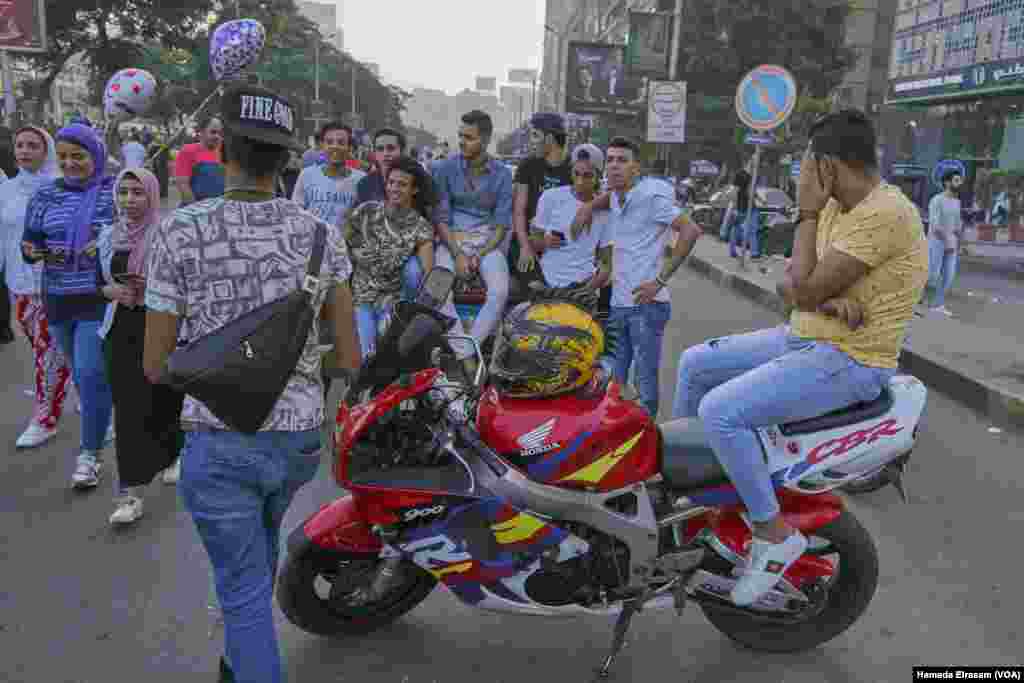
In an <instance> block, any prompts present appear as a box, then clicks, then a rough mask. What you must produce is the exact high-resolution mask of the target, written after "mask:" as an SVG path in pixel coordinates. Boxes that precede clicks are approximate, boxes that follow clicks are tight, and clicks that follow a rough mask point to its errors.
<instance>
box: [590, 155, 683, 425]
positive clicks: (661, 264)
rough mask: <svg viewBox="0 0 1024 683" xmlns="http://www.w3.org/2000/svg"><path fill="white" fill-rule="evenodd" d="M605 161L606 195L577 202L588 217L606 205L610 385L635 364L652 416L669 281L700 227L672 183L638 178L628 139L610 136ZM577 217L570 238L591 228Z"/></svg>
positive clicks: (637, 161) (667, 311)
mask: <svg viewBox="0 0 1024 683" xmlns="http://www.w3.org/2000/svg"><path fill="white" fill-rule="evenodd" d="M605 159H606V161H605V169H606V171H607V175H608V189H609V193H608V194H606V195H602V196H601V197H598V198H597V199H595V200H594V201H593V203H591V204H589V205H587V204H584V207H582V208H581V211H582V212H583V214H584V215H585V216H586V215H587V214H589V215H591V216H592V210H593V209H595V208H596V209H599V210H603V209H605V208H607V207H609V205H610V209H611V215H610V217H609V221H610V224H611V240H610V241H612V242H614V244H615V249H614V255H613V265H612V273H613V276H612V277H613V279H612V302H611V303H612V309H611V325H612V326H613V327H614V328H615V331H616V340H617V341H616V348H615V380H616V381H617V382H619V383H621V384H625V383H626V381H627V379H628V377H629V368H630V366H631V365H632V364H633V362H634V361H636V383H637V389H638V390H639V392H640V402H641V404H642V405H643V406H644V407H645V408H646V409H647V412H649V413H650V414H651V417H652V418H655V417H657V415H658V393H659V388H660V387H659V383H658V371H659V370H660V368H661V342H662V339H663V337H664V334H665V326H666V325H667V324H668V321H669V319H670V318H671V317H672V306H671V297H670V296H669V291H668V281H669V279H671V277H672V276H673V275H674V274H675V272H676V271H677V270H678V269H679V267H680V266H681V265H682V264H683V261H685V260H686V257H687V256H689V255H690V252H691V251H692V250H693V246H694V245H695V244H696V243H697V239H698V238H699V237H700V235H701V229H700V228H699V227H697V226H696V225H695V224H694V223H693V222H692V221H691V220H690V219H689V217H688V216H687V214H686V213H684V212H683V211H682V210H681V209H680V208H679V207H677V206H676V205H675V190H674V188H673V187H672V186H671V185H669V184H668V183H666V182H665V181H663V180H658V179H655V178H643V179H642V178H641V175H640V148H639V146H638V145H637V144H636V143H635V142H633V141H632V140H629V139H627V138H615V139H614V140H612V141H611V143H610V144H609V145H608V153H607V155H606V157H605ZM577 216H578V217H577V221H576V225H574V227H573V233H574V237H575V234H576V233H577V232H578V231H581V230H582V231H586V230H589V229H590V228H589V227H582V226H588V225H589V223H590V220H589V218H584V219H583V220H580V217H579V214H577ZM673 231H677V232H678V233H679V234H678V236H677V237H676V243H675V246H672V245H671V243H670V238H671V235H672V232H673Z"/></svg>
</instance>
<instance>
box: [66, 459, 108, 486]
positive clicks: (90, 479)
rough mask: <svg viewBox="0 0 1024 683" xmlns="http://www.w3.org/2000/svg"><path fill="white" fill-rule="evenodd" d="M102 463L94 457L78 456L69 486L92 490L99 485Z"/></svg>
mask: <svg viewBox="0 0 1024 683" xmlns="http://www.w3.org/2000/svg"><path fill="white" fill-rule="evenodd" d="M102 472H103V463H102V462H100V461H99V460H98V459H97V458H96V456H95V455H91V454H89V453H82V454H81V455H79V456H78V465H77V466H76V467H75V473H74V474H72V475H71V486H72V487H73V488H76V489H94V488H96V486H97V485H98V484H99V483H100V474H102Z"/></svg>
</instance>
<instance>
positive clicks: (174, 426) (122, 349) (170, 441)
mask: <svg viewBox="0 0 1024 683" xmlns="http://www.w3.org/2000/svg"><path fill="white" fill-rule="evenodd" d="M114 195H115V197H116V198H117V218H116V220H115V221H114V225H113V227H112V228H111V229H110V230H107V231H104V233H103V234H101V235H100V239H99V252H100V267H101V270H102V273H103V278H104V281H105V284H104V285H103V288H102V290H101V291H102V292H103V295H104V296H105V297H106V298H107V299H109V300H110V301H111V303H110V305H109V306H108V307H107V314H106V316H105V318H104V320H103V327H102V328H100V331H99V334H100V336H101V337H102V338H103V340H104V341H103V355H104V358H105V360H106V368H107V376H108V377H109V378H110V386H111V389H112V390H113V396H114V406H115V407H116V408H117V409H116V410H115V411H114V422H115V423H116V424H115V427H116V430H117V433H118V435H117V448H116V453H117V479H118V485H117V487H116V488H115V505H116V508H115V510H114V514H112V515H111V516H110V523H111V524H115V525H117V524H131V523H133V522H135V521H137V520H138V519H139V518H140V517H142V493H143V488H144V487H145V486H146V485H147V484H149V483H150V482H151V481H152V480H153V477H155V476H156V475H157V473H158V472H160V471H161V470H165V469H168V468H170V467H173V463H175V462H176V461H177V459H178V453H179V452H180V450H181V428H180V423H179V420H180V416H181V407H182V402H183V399H184V395H183V394H180V393H178V392H176V391H174V390H173V389H171V388H170V387H168V386H166V385H162V384H161V385H156V384H150V383H149V381H148V380H147V379H146V375H145V373H144V372H143V370H142V351H143V342H144V340H145V337H146V307H145V305H144V301H145V294H146V266H147V261H148V256H149V255H148V251H149V245H150V243H151V241H152V239H151V238H152V234H153V231H154V230H155V229H156V227H157V225H158V224H159V209H160V182H159V181H158V180H157V178H156V176H155V175H153V174H152V173H150V172H149V171H147V170H146V169H144V168H130V169H127V170H125V171H122V172H121V174H120V175H119V176H118V177H117V181H116V182H115V183H114Z"/></svg>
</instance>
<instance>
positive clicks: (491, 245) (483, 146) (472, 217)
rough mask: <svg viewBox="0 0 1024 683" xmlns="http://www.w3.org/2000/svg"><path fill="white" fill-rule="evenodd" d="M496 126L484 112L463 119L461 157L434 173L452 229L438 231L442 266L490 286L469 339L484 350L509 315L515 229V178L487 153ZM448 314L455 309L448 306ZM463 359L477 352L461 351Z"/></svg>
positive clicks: (441, 226) (438, 259)
mask: <svg viewBox="0 0 1024 683" xmlns="http://www.w3.org/2000/svg"><path fill="white" fill-rule="evenodd" d="M493 133H494V124H493V123H492V121H491V117H490V116H489V115H488V114H487V113H486V112H482V111H478V110H476V111H471V112H469V113H468V114H466V115H464V116H463V117H462V125H461V126H460V127H459V147H460V150H461V154H456V155H455V156H453V157H452V158H450V159H445V160H444V161H441V162H439V163H438V165H437V166H436V167H435V168H434V181H435V184H436V188H437V191H438V194H439V198H440V210H441V215H443V216H447V217H448V219H449V221H450V223H439V224H438V225H437V226H436V230H437V237H438V239H439V241H440V244H439V245H438V246H437V251H436V257H435V261H436V263H437V265H439V266H443V267H445V268H450V269H452V270H455V272H456V273H457V274H458V276H459V277H460V278H468V277H470V276H471V275H473V274H475V273H480V275H481V276H482V277H483V280H484V282H485V283H486V284H487V299H486V301H485V302H484V306H483V308H482V309H481V310H480V314H479V315H478V316H477V318H476V320H475V321H474V323H473V329H472V330H471V331H470V334H471V335H472V336H473V338H474V339H476V340H477V342H479V343H480V344H483V342H484V340H486V339H487V338H488V337H489V336H490V335H491V333H492V332H494V329H495V327H497V325H498V323H499V321H500V320H501V316H502V314H503V313H504V311H505V304H506V302H507V301H508V289H509V271H508V262H507V261H506V259H505V255H504V250H505V249H506V248H507V240H506V237H507V236H508V234H509V227H510V226H511V224H512V173H511V172H510V171H509V169H508V167H507V166H505V164H503V163H501V162H500V161H497V160H496V159H492V158H491V157H490V156H489V155H488V153H487V146H488V145H489V144H490V141H491V135H492V134H493ZM446 309H447V310H448V311H454V308H452V307H450V306H446ZM456 352H457V353H458V354H459V356H460V357H461V358H468V357H469V356H470V355H471V353H472V351H471V350H470V351H466V350H465V349H464V348H461V346H460V348H458V349H456Z"/></svg>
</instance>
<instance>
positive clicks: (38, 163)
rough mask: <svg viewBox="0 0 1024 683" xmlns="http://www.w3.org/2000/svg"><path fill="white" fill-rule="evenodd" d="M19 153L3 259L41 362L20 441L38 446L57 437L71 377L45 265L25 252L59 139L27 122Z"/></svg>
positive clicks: (5, 210)
mask: <svg viewBox="0 0 1024 683" xmlns="http://www.w3.org/2000/svg"><path fill="white" fill-rule="evenodd" d="M14 156H15V158H16V159H17V162H18V175H17V176H16V177H14V178H13V179H11V180H9V181H7V182H5V183H3V184H2V185H0V232H2V234H3V239H4V250H3V254H2V256H0V260H2V263H3V271H4V275H5V279H6V283H7V287H8V289H9V290H10V292H11V295H12V297H13V299H14V311H15V318H16V319H17V321H18V325H19V326H20V327H21V329H22V331H23V332H24V333H25V336H26V337H27V338H28V342H29V344H30V345H31V346H32V353H33V356H34V361H35V363H34V367H35V373H34V374H35V382H34V384H35V411H34V414H33V416H32V421H31V422H30V423H29V425H28V428H26V429H25V431H24V432H23V433H22V434H21V436H19V437H18V440H17V442H16V443H15V445H16V446H17V447H18V448H35V447H37V446H41V445H43V444H44V443H46V442H47V441H49V440H50V439H52V438H53V437H54V436H56V434H57V423H58V422H59V421H60V417H61V412H62V411H63V408H64V399H65V396H66V395H67V388H68V379H69V378H70V377H71V370H70V369H69V368H68V364H67V361H66V360H65V359H64V354H63V352H61V350H60V348H59V347H58V346H57V343H56V341H54V339H53V337H52V336H51V334H50V326H49V323H48V320H47V318H46V308H45V306H44V305H43V299H42V295H41V294H40V292H41V284H42V283H41V278H42V268H41V266H40V265H39V264H36V265H30V264H27V263H25V261H24V259H23V258H22V255H21V238H22V235H23V233H24V231H25V212H26V210H27V209H28V202H29V199H31V198H32V195H34V194H35V193H36V191H37V190H39V189H40V188H42V187H43V186H45V185H49V184H51V183H53V182H54V181H55V180H56V179H57V143H55V142H54V141H53V138H52V137H50V134H49V133H47V132H46V131H45V130H43V129H42V128H39V127H36V126H25V127H23V128H20V129H19V130H18V131H17V132H16V133H15V134H14Z"/></svg>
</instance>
